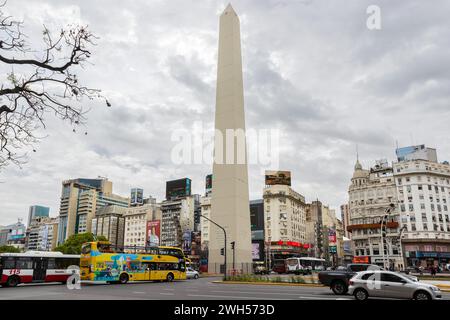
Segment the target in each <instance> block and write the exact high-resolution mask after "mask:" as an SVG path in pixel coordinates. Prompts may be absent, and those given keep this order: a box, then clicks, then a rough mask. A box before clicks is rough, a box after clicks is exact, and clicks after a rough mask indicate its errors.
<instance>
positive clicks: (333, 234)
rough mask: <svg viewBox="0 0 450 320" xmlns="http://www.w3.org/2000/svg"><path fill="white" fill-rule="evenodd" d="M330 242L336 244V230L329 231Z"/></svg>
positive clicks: (330, 229)
mask: <svg viewBox="0 0 450 320" xmlns="http://www.w3.org/2000/svg"><path fill="white" fill-rule="evenodd" d="M328 242H336V230H335V229H333V228H329V229H328Z"/></svg>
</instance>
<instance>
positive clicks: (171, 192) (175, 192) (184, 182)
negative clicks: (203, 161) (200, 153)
mask: <svg viewBox="0 0 450 320" xmlns="http://www.w3.org/2000/svg"><path fill="white" fill-rule="evenodd" d="M190 195H191V179H189V178H183V179H178V180H172V181H167V182H166V199H168V200H169V199H171V198H177V197H185V196H190Z"/></svg>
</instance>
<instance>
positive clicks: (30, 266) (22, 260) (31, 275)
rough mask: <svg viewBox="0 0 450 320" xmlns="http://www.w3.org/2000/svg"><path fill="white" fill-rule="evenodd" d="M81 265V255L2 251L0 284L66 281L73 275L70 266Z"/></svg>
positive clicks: (12, 284)
mask: <svg viewBox="0 0 450 320" xmlns="http://www.w3.org/2000/svg"><path fill="white" fill-rule="evenodd" d="M79 265H80V256H79V255H74V254H62V253H61V252H39V251H29V252H25V253H0V276H1V279H0V285H1V286H3V287H15V286H17V285H18V284H19V283H32V282H33V283H35V282H61V283H66V281H67V278H69V276H70V275H72V270H69V269H68V267H69V266H76V267H78V266H79Z"/></svg>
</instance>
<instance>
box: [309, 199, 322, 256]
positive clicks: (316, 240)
mask: <svg viewBox="0 0 450 320" xmlns="http://www.w3.org/2000/svg"><path fill="white" fill-rule="evenodd" d="M322 211H323V205H322V202H320V201H319V200H315V201H313V202H311V203H308V204H307V205H306V215H305V217H306V218H305V220H306V242H307V243H308V244H309V248H308V256H310V257H314V258H321V259H323V258H324V257H325V256H324V232H323V230H324V227H323V218H322Z"/></svg>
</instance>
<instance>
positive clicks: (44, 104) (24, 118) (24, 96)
mask: <svg viewBox="0 0 450 320" xmlns="http://www.w3.org/2000/svg"><path fill="white" fill-rule="evenodd" d="M5 5H6V2H4V3H3V4H0V67H2V68H3V70H5V68H6V69H9V71H7V72H2V74H1V75H0V79H1V80H0V81H1V86H0V169H1V168H2V167H4V166H6V165H8V164H9V163H14V164H17V165H19V166H20V165H21V164H23V163H24V162H26V159H27V152H26V150H28V151H31V150H33V151H34V152H36V150H35V147H34V145H35V144H36V143H37V142H38V141H39V140H40V139H41V137H38V136H36V130H38V129H39V128H45V119H44V116H45V115H48V114H53V115H54V116H56V117H58V118H60V119H62V120H63V121H66V122H68V123H69V124H70V125H71V126H72V127H73V129H72V130H73V131H74V132H75V127H76V126H78V125H82V124H84V123H85V121H86V117H85V114H86V110H84V108H83V105H82V103H83V101H84V100H85V99H88V100H93V99H104V100H105V102H106V105H107V106H108V107H109V106H111V105H110V103H109V102H108V101H107V100H106V98H104V97H103V96H102V95H101V94H100V90H98V89H93V88H89V87H87V86H85V85H83V84H81V83H80V81H79V77H78V76H77V72H78V71H79V70H80V68H83V67H84V66H85V64H86V63H87V62H88V59H89V58H90V57H91V54H92V53H91V48H92V47H93V46H94V45H95V43H94V40H95V39H97V37H96V36H94V35H93V34H92V33H91V32H90V31H89V30H88V28H87V27H86V26H80V25H71V26H68V27H65V28H62V29H60V30H58V31H57V32H51V31H50V30H49V29H47V27H46V26H45V25H44V26H43V30H42V40H43V46H41V49H37V48H40V47H39V46H38V45H37V44H33V45H34V48H32V47H31V46H30V45H29V44H28V42H27V41H28V40H29V38H28V37H27V36H26V35H25V34H24V33H23V32H22V30H23V22H21V21H17V20H14V18H12V17H11V16H9V15H6V14H5V10H4V9H5ZM86 134H87V133H86Z"/></svg>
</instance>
